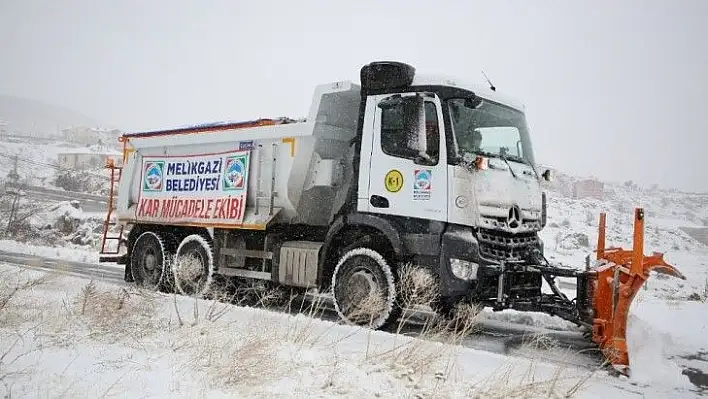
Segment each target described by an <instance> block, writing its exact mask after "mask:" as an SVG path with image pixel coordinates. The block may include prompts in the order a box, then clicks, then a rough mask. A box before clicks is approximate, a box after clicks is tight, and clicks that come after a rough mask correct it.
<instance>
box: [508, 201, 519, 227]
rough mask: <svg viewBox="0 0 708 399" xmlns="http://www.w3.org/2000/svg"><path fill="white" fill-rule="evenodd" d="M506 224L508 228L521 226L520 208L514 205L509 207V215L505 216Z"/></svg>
mask: <svg viewBox="0 0 708 399" xmlns="http://www.w3.org/2000/svg"><path fill="white" fill-rule="evenodd" d="M506 224H507V226H509V228H510V229H512V230H513V229H518V228H519V227H520V226H521V209H519V207H518V206H516V205H514V206H512V207H511V209H509V216H507V217H506Z"/></svg>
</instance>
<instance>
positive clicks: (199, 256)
mask: <svg viewBox="0 0 708 399" xmlns="http://www.w3.org/2000/svg"><path fill="white" fill-rule="evenodd" d="M172 275H173V276H174V287H175V289H176V291H177V292H179V293H180V294H183V295H190V296H191V295H195V296H204V295H205V294H206V293H207V292H208V291H209V289H210V288H211V285H212V283H213V281H214V254H213V251H212V247H211V244H209V242H208V241H207V240H206V239H205V238H204V237H202V236H201V235H199V234H192V235H189V236H187V237H185V238H184V239H183V240H182V242H180V244H179V247H177V252H176V254H175V259H174V262H172Z"/></svg>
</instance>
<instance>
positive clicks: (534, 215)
mask: <svg viewBox="0 0 708 399" xmlns="http://www.w3.org/2000/svg"><path fill="white" fill-rule="evenodd" d="M509 164H510V166H511V168H513V171H514V174H515V175H516V177H514V175H512V173H511V172H510V171H509V166H507V165H506V163H505V162H504V161H503V160H501V159H497V158H494V159H489V169H486V170H472V169H469V168H467V167H465V166H454V167H453V168H454V171H453V180H454V182H453V189H452V190H453V200H455V201H456V206H455V208H457V211H458V212H463V213H464V214H465V216H463V215H458V216H459V217H463V218H465V219H469V218H474V219H476V220H474V224H476V225H478V226H481V227H492V226H487V224H488V223H494V220H500V219H504V220H506V218H507V217H508V216H509V212H510V210H511V208H513V207H515V206H516V207H518V208H519V210H520V213H521V214H520V215H519V216H520V217H521V218H522V219H523V224H524V227H523V228H522V230H527V229H531V230H539V229H540V219H541V206H542V200H541V195H542V194H541V193H542V191H541V185H540V183H539V181H538V180H537V178H536V175H535V173H534V171H533V169H532V168H531V167H530V166H528V165H524V164H521V163H518V162H513V161H509ZM461 197H462V198H463V199H462V200H461V199H460V198H461ZM465 202H469V204H468V205H466V206H460V205H459V204H460V203H465ZM460 208H462V209H460ZM477 218H479V219H477ZM529 222H531V224H528V223H529ZM494 227H497V226H494Z"/></svg>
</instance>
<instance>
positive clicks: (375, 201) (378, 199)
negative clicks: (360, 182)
mask: <svg viewBox="0 0 708 399" xmlns="http://www.w3.org/2000/svg"><path fill="white" fill-rule="evenodd" d="M369 203H370V204H371V206H373V207H374V208H388V199H387V198H386V197H382V196H380V195H372V196H371V198H369Z"/></svg>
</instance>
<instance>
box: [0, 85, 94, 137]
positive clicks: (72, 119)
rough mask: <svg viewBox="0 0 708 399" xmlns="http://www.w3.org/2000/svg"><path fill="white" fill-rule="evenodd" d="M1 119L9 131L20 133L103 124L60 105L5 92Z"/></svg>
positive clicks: (0, 104)
mask: <svg viewBox="0 0 708 399" xmlns="http://www.w3.org/2000/svg"><path fill="white" fill-rule="evenodd" d="M0 120H2V121H5V122H8V126H7V129H8V131H10V132H14V133H20V134H41V135H53V134H57V129H61V128H66V127H71V126H81V125H84V126H102V124H101V123H100V122H99V121H97V120H94V119H92V118H90V117H88V116H86V115H83V114H81V113H80V112H76V111H74V110H71V109H68V108H66V107H63V106H60V105H56V104H50V103H46V102H42V101H38V100H31V99H27V98H22V97H16V96H9V95H3V94H0Z"/></svg>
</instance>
